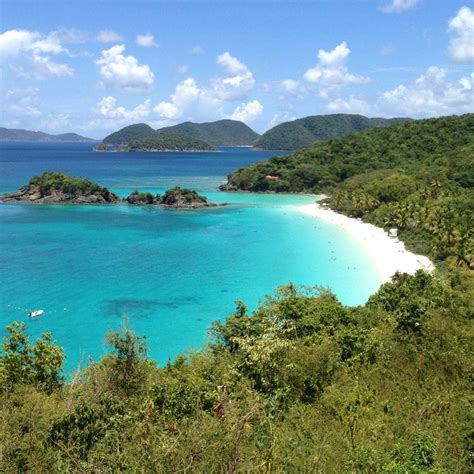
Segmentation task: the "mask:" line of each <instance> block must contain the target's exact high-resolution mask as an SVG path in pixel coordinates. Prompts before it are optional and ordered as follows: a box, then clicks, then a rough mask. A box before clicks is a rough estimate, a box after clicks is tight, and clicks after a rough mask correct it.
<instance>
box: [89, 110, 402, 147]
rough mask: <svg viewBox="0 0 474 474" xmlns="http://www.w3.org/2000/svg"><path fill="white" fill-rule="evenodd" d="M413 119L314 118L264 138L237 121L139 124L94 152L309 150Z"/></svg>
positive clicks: (280, 127)
mask: <svg viewBox="0 0 474 474" xmlns="http://www.w3.org/2000/svg"><path fill="white" fill-rule="evenodd" d="M410 120H411V119H409V118H390V119H384V118H368V117H364V116H363V115H352V114H332V115H313V116H309V117H304V118H300V119H297V120H293V121H291V122H284V123H281V124H279V125H277V126H275V127H273V128H271V129H270V130H268V131H266V132H265V133H264V134H263V135H259V134H258V133H256V132H254V131H253V130H252V129H251V128H250V127H249V126H247V125H246V124H244V123H243V122H240V121H237V120H217V121H215V122H206V123H194V122H183V123H180V124H178V125H174V126H172V127H164V128H160V129H158V130H154V129H153V128H152V127H150V126H149V125H147V124H145V123H137V124H134V125H129V126H127V127H124V128H122V129H120V130H118V131H116V132H114V133H111V134H110V135H108V136H106V137H105V138H104V139H103V140H102V142H101V143H100V144H99V145H98V146H96V147H95V148H94V151H98V152H106V151H141V152H147V151H148V152H159V151H210V150H213V149H215V147H220V146H249V147H253V149H255V150H289V151H292V150H298V149H301V148H306V147H308V146H311V145H313V144H314V143H316V142H318V141H324V140H330V139H333V138H338V137H340V136H344V135H348V134H351V133H353V132H361V131H364V130H368V129H372V128H378V127H388V126H390V125H394V124H397V123H401V122H406V121H410ZM167 137H168V138H167Z"/></svg>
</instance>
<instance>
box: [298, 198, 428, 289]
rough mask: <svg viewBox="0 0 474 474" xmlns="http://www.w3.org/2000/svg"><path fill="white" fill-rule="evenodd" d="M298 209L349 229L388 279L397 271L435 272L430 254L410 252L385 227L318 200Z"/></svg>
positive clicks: (411, 272) (384, 277)
mask: <svg viewBox="0 0 474 474" xmlns="http://www.w3.org/2000/svg"><path fill="white" fill-rule="evenodd" d="M297 209H298V210H299V211H300V212H303V213H305V214H308V215H310V216H313V217H316V218H318V219H322V220H325V221H327V222H330V223H332V224H335V225H337V226H339V227H341V228H342V229H343V230H345V231H346V232H348V233H349V234H350V235H351V237H352V238H354V239H355V240H356V241H357V242H359V244H360V245H361V246H362V247H363V248H364V249H365V251H366V252H367V254H368V255H369V256H370V257H371V258H372V259H373V261H374V263H375V265H376V266H377V269H378V271H379V273H380V276H381V277H382V279H383V281H384V282H387V281H390V279H391V277H392V275H393V274H394V273H395V272H397V271H399V272H405V273H409V274H410V275H413V274H414V273H415V272H416V271H417V270H420V269H421V270H426V271H428V272H431V271H433V270H434V268H435V267H434V265H433V263H432V262H431V260H430V259H429V258H428V257H425V256H423V255H415V254H414V253H412V252H409V251H408V250H407V249H406V248H405V244H404V243H403V242H400V241H399V240H398V239H397V238H394V237H390V236H389V235H388V234H387V233H386V232H385V231H384V230H383V229H381V228H379V227H376V226H374V225H372V224H367V223H364V222H362V221H360V220H357V219H353V218H350V217H347V216H344V215H343V214H338V213H337V212H335V211H332V210H331V209H326V208H324V207H323V206H321V205H319V204H317V203H315V204H307V205H304V206H297Z"/></svg>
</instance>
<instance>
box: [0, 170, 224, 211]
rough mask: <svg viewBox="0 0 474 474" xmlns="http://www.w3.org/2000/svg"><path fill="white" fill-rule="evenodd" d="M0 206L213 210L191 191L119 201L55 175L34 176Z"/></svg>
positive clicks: (4, 197)
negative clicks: (23, 204)
mask: <svg viewBox="0 0 474 474" xmlns="http://www.w3.org/2000/svg"><path fill="white" fill-rule="evenodd" d="M0 202H6V203H15V202H17V203H21V202H24V203H31V204H66V203H70V204H113V203H119V202H123V203H125V204H133V205H159V206H161V207H164V208H176V209H178V208H184V209H198V208H207V207H216V206H221V205H223V204H213V203H209V202H208V201H207V198H206V197H205V196H202V195H200V194H198V193H197V192H196V191H194V190H191V189H185V188H180V187H174V188H171V189H169V190H167V191H166V192H165V194H163V195H162V196H160V195H159V194H157V195H153V194H152V193H149V192H145V193H142V192H140V191H138V190H136V191H133V192H132V193H131V194H130V195H129V196H127V197H126V198H124V199H121V198H120V197H119V196H117V195H116V194H114V193H112V192H111V191H109V190H108V189H107V188H104V187H102V186H99V185H98V184H96V183H94V182H93V181H90V180H88V179H83V178H75V177H72V176H68V175H65V174H63V173H58V172H49V171H48V172H45V173H43V174H42V175H40V176H34V177H33V178H31V180H30V182H29V183H28V184H27V185H26V186H23V187H22V188H20V189H19V190H18V191H16V192H13V193H7V194H1V195H0Z"/></svg>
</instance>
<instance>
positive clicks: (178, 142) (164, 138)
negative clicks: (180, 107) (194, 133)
mask: <svg viewBox="0 0 474 474" xmlns="http://www.w3.org/2000/svg"><path fill="white" fill-rule="evenodd" d="M128 151H140V152H159V151H215V148H214V147H212V146H210V145H209V144H208V143H206V142H205V141H203V140H199V139H197V138H192V137H188V136H186V135H171V134H166V133H159V132H155V133H154V134H153V135H150V136H148V137H146V138H142V139H138V140H133V141H132V142H130V144H129V145H128Z"/></svg>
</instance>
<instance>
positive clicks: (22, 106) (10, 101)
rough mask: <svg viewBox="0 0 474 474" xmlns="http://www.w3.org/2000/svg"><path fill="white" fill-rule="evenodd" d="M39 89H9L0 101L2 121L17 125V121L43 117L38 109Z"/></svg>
mask: <svg viewBox="0 0 474 474" xmlns="http://www.w3.org/2000/svg"><path fill="white" fill-rule="evenodd" d="M38 93H39V89H38V88H36V87H29V88H27V89H9V90H7V91H6V92H5V93H4V94H3V97H2V100H1V101H0V104H1V112H2V113H1V115H2V121H3V120H5V121H7V122H8V123H14V124H15V123H17V119H23V118H25V117H28V118H38V117H41V116H42V115H43V113H42V112H41V110H40V109H39V105H38V103H39V94H38Z"/></svg>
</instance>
